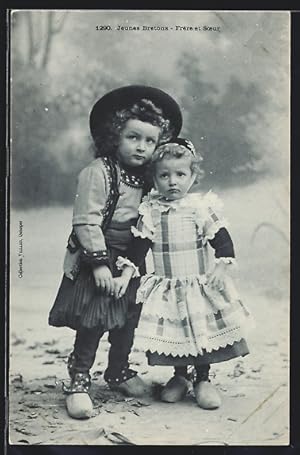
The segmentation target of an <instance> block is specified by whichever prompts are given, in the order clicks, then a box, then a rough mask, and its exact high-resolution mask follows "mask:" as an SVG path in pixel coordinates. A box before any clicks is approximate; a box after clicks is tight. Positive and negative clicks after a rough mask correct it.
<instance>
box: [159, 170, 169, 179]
mask: <svg viewBox="0 0 300 455" xmlns="http://www.w3.org/2000/svg"><path fill="white" fill-rule="evenodd" d="M167 177H168V174H167V173H165V172H164V173H163V174H160V178H161V179H165V178H167Z"/></svg>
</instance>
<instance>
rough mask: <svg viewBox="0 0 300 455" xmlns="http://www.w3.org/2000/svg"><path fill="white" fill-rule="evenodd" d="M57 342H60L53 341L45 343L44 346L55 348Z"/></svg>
mask: <svg viewBox="0 0 300 455" xmlns="http://www.w3.org/2000/svg"><path fill="white" fill-rule="evenodd" d="M57 342H58V341H57V340H56V339H53V340H51V341H44V343H43V344H44V345H46V346H53V345H54V344H57Z"/></svg>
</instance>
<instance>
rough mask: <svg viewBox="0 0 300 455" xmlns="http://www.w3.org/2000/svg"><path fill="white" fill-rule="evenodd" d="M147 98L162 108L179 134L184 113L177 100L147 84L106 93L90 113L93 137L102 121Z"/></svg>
mask: <svg viewBox="0 0 300 455" xmlns="http://www.w3.org/2000/svg"><path fill="white" fill-rule="evenodd" d="M143 98H146V99H148V100H150V101H152V102H153V103H154V104H155V106H156V107H158V108H160V109H161V110H162V112H163V116H164V117H165V118H166V119H167V120H169V121H170V123H171V126H172V127H173V130H174V137H176V136H178V134H179V133H180V130H181V127H182V115H181V111H180V107H179V105H178V104H177V102H176V101H175V100H174V99H173V98H172V97H171V96H170V95H168V94H167V93H166V92H164V91H163V90H161V89H158V88H155V87H149V86H145V85H128V86H125V87H120V88H117V89H115V90H112V91H111V92H108V93H106V94H105V95H104V96H103V97H102V98H100V99H99V100H98V101H97V102H96V103H95V104H94V106H93V108H92V110H91V113H90V131H91V135H92V137H93V139H94V140H95V138H96V137H97V131H98V130H99V126H100V125H101V123H102V122H104V121H105V120H106V119H107V117H108V116H109V115H110V114H112V113H113V112H115V111H117V110H120V109H125V108H126V107H129V106H132V105H133V104H134V103H135V102H137V101H139V100H141V99H143Z"/></svg>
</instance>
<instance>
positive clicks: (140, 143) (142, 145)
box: [137, 141, 146, 151]
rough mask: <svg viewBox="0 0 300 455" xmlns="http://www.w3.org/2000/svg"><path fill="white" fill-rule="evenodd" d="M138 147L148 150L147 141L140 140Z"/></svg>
mask: <svg viewBox="0 0 300 455" xmlns="http://www.w3.org/2000/svg"><path fill="white" fill-rule="evenodd" d="M137 149H138V150H141V151H144V150H146V144H145V141H139V142H138V144H137Z"/></svg>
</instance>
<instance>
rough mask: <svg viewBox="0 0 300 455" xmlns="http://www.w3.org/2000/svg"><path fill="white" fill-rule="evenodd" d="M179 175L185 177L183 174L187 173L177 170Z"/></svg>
mask: <svg viewBox="0 0 300 455" xmlns="http://www.w3.org/2000/svg"><path fill="white" fill-rule="evenodd" d="M177 175H178V176H179V177H183V176H184V175H185V173H184V172H181V171H180V172H177Z"/></svg>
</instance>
